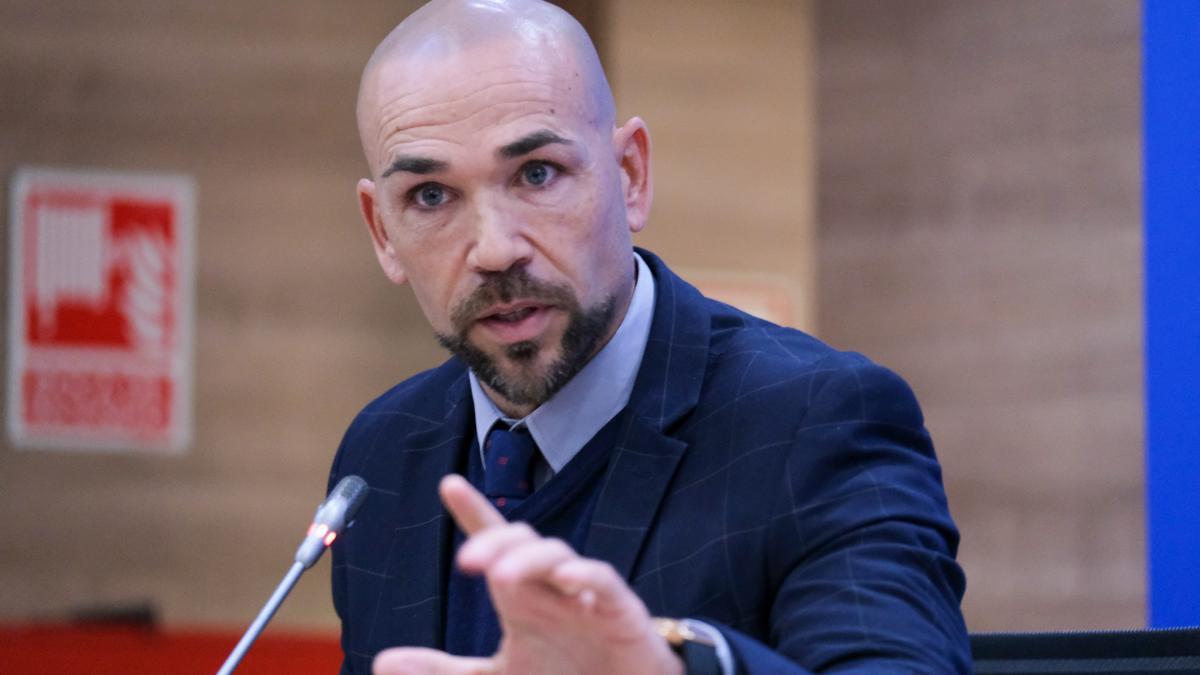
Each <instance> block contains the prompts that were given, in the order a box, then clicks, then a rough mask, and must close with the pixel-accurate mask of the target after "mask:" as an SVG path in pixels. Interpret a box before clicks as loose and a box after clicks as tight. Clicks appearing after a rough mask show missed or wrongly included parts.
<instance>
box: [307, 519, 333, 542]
mask: <svg viewBox="0 0 1200 675" xmlns="http://www.w3.org/2000/svg"><path fill="white" fill-rule="evenodd" d="M327 532H329V526H328V525H318V524H316V523H313V524H312V525H309V526H308V536H310V537H324V536H325V534H326V533H327ZM325 545H326V546H328V545H329V544H328V543H326V544H325Z"/></svg>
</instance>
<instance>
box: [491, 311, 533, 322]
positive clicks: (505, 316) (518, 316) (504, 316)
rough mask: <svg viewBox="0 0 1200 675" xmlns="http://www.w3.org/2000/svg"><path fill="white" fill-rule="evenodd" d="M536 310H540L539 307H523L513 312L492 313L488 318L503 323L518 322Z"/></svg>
mask: <svg viewBox="0 0 1200 675" xmlns="http://www.w3.org/2000/svg"><path fill="white" fill-rule="evenodd" d="M536 311H538V308H537V307H522V308H520V309H515V310H513V311H511V312H500V313H497V314H492V315H491V316H488V317H487V319H490V320H493V321H499V322H501V323H516V322H518V321H521V320H522V319H524V318H525V317H528V316H529V315H531V314H533V313H534V312H536Z"/></svg>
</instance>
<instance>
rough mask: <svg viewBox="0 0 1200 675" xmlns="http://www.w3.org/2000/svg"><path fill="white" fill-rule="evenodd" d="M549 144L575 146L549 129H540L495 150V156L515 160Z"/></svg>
mask: <svg viewBox="0 0 1200 675" xmlns="http://www.w3.org/2000/svg"><path fill="white" fill-rule="evenodd" d="M551 143H561V144H563V145H575V143H574V142H572V141H569V140H567V139H565V138H563V137H562V136H559V135H558V134H556V133H554V132H553V131H550V130H549V129H542V130H541V131H535V132H533V133H532V134H529V135H528V136H523V137H521V138H519V139H517V140H515V141H513V142H512V143H509V144H508V145H502V146H500V149H498V150H496V156H497V157H499V158H500V159H515V158H517V157H520V156H521V155H528V154H529V153H531V152H533V151H534V150H537V149H538V148H540V147H542V146H545V145H550V144H551Z"/></svg>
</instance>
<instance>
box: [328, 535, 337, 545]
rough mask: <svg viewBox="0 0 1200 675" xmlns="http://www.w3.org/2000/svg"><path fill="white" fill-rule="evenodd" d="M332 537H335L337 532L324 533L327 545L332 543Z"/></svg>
mask: <svg viewBox="0 0 1200 675" xmlns="http://www.w3.org/2000/svg"><path fill="white" fill-rule="evenodd" d="M334 539H337V532H330V533H329V534H327V535H325V545H326V546H329V545H330V544H332V543H333V540H334Z"/></svg>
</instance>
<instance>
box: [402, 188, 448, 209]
mask: <svg viewBox="0 0 1200 675" xmlns="http://www.w3.org/2000/svg"><path fill="white" fill-rule="evenodd" d="M409 198H410V199H411V200H412V201H413V202H415V203H416V204H417V206H420V207H422V208H427V209H431V208H435V207H438V206H441V205H442V204H445V203H446V199H447V195H446V188H444V187H442V186H441V185H438V184H437V183H423V184H421V185H418V186H417V187H415V188H413V189H412V191H411V192H409Z"/></svg>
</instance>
